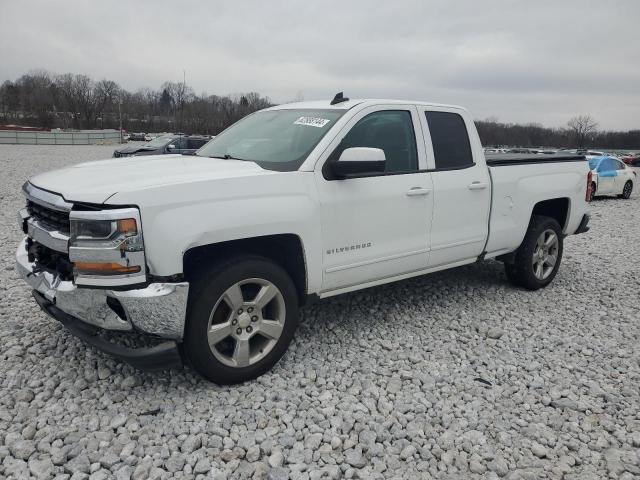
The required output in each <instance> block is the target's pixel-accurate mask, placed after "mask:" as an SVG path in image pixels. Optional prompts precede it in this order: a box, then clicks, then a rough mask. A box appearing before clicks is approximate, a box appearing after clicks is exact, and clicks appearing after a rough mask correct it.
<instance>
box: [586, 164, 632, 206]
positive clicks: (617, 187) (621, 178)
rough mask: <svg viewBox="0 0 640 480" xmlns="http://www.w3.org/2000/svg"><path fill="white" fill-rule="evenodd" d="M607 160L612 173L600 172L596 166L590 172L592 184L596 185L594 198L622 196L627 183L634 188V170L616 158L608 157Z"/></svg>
mask: <svg viewBox="0 0 640 480" xmlns="http://www.w3.org/2000/svg"><path fill="white" fill-rule="evenodd" d="M587 158H589V157H587ZM608 160H609V161H610V162H611V163H612V164H613V166H614V167H615V170H613V172H607V171H605V172H602V171H600V170H599V169H598V168H597V166H596V167H595V168H593V169H592V170H591V172H592V175H593V177H592V178H593V183H594V184H595V185H596V195H595V196H599V195H622V192H623V190H624V186H625V185H626V184H627V182H631V184H632V185H633V188H635V185H636V181H637V178H636V174H635V172H634V169H633V168H631V167H630V166H628V165H627V164H625V163H624V162H623V161H621V160H619V159H617V158H613V157H608Z"/></svg>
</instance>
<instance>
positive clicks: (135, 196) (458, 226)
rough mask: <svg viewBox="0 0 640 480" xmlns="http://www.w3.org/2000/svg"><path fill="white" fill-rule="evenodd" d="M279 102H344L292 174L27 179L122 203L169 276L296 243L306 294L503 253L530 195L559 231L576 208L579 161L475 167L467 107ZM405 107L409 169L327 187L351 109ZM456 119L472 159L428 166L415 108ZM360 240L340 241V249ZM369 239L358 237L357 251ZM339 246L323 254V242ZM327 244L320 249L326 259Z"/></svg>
mask: <svg viewBox="0 0 640 480" xmlns="http://www.w3.org/2000/svg"><path fill="white" fill-rule="evenodd" d="M327 103H328V102H305V103H299V104H287V105H282V106H278V107H273V108H274V109H287V108H300V109H311V108H323V109H326V108H339V109H348V111H347V112H346V113H345V114H344V115H343V116H342V117H340V118H339V119H338V120H337V121H336V122H335V124H334V125H333V127H332V128H331V129H330V130H329V132H328V133H327V134H326V135H325V136H324V137H323V138H322V140H321V141H320V142H319V143H318V145H317V146H316V147H315V148H314V150H313V151H312V152H311V153H310V154H309V156H308V157H307V158H306V160H305V161H304V163H303V164H302V165H301V167H300V168H299V169H298V170H297V171H294V172H276V171H270V170H264V169H262V168H261V167H259V166H258V165H256V164H254V163H251V162H246V161H236V160H223V159H213V158H202V157H197V156H196V157H194V156H188V157H183V156H179V155H161V156H146V157H128V158H121V159H110V160H106V161H100V162H91V163H85V164H81V165H77V166H74V167H70V168H66V169H63V170H59V171H55V172H50V173H45V174H42V175H39V176H36V177H34V178H33V179H31V183H32V184H34V185H35V186H37V187H40V188H43V189H46V190H50V191H53V192H57V193H60V194H62V195H63V196H64V198H65V199H66V200H67V201H70V202H91V203H107V204H111V205H135V206H137V207H139V209H140V212H141V219H142V231H143V235H144V244H145V252H146V257H147V264H148V266H149V272H150V273H151V274H153V275H158V276H168V275H174V274H179V273H182V272H183V257H184V254H185V252H186V251H188V250H189V249H191V248H194V247H197V246H201V245H208V244H214V243H218V242H222V241H229V240H236V239H245V238H254V237H260V236H264V235H273V234H294V235H297V236H298V237H299V238H300V240H301V242H302V245H303V249H304V257H305V264H306V272H307V293H308V294H317V295H319V296H320V297H326V296H331V295H335V294H338V293H342V292H346V291H351V290H357V289H359V288H364V287H368V286H372V285H376V284H381V283H386V282H390V281H394V280H398V279H402V278H407V277H411V276H415V275H420V274H424V273H429V272H432V271H436V270H442V269H445V268H451V267H455V266H459V265H463V264H467V263H471V262H474V261H476V260H477V259H478V257H479V256H481V255H484V257H485V258H491V257H495V256H498V255H501V254H504V253H508V252H512V251H513V250H515V249H517V248H518V246H519V245H520V243H521V242H522V239H523V238H524V235H525V232H526V230H527V227H528V224H529V219H530V217H531V212H532V210H533V208H534V206H535V204H536V203H537V202H540V201H543V200H547V199H554V198H567V199H568V200H569V205H570V207H569V213H568V218H567V221H566V223H565V225H562V229H563V232H564V233H566V234H572V233H574V232H575V231H576V229H577V228H578V225H579V223H580V221H581V220H582V217H583V215H584V214H585V213H586V212H587V203H586V201H585V193H586V176H587V172H588V167H587V165H586V162H568V163H548V164H531V165H518V166H503V167H491V168H489V167H487V165H486V163H485V158H484V153H483V149H482V146H481V143H480V140H479V138H478V135H477V132H476V129H475V126H474V123H473V120H472V117H471V115H470V114H469V113H468V112H467V111H466V110H465V109H463V108H460V107H453V106H443V105H435V104H428V103H420V102H401V101H392V100H369V101H355V100H352V101H348V102H345V103H341V104H338V105H336V106H334V107H330V106H328V105H327ZM399 107H401V108H402V109H405V110H409V111H411V114H412V118H413V123H414V128H415V136H416V142H417V146H418V158H419V168H420V171H419V172H416V173H411V174H401V175H382V176H372V177H365V178H354V179H346V180H338V181H336V180H334V181H327V180H325V178H324V177H323V175H322V173H321V169H322V166H323V165H324V163H325V161H326V160H327V157H328V156H329V154H330V153H331V152H332V151H333V150H334V148H335V147H336V146H337V145H338V144H339V143H340V141H341V139H342V138H343V137H344V135H345V134H346V133H347V132H348V131H349V129H350V128H351V127H352V126H353V125H355V123H356V122H357V121H358V120H359V119H361V118H362V117H364V116H365V115H367V114H369V113H372V112H375V111H378V110H385V109H398V108H399ZM425 110H430V111H445V112H453V113H457V114H459V115H461V116H462V118H463V119H464V122H465V124H466V128H467V131H468V132H469V137H470V138H469V140H470V144H471V148H472V153H473V156H474V161H475V165H474V166H473V167H470V168H466V169H462V170H451V171H434V170H435V161H434V153H433V149H432V145H431V139H430V134H429V128H428V125H427V122H426V120H425V115H424V111H425ZM356 244H359V245H368V246H367V247H366V248H360V249H351V248H350V247H351V246H352V245H356ZM369 244H370V245H369ZM344 247H349V249H348V250H346V251H342V252H338V253H336V252H335V250H336V249H338V250H339V249H340V248H343V250H344ZM328 252H332V253H328Z"/></svg>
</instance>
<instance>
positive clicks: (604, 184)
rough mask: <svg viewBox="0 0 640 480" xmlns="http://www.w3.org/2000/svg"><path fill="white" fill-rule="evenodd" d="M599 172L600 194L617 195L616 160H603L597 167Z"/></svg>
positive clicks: (607, 158)
mask: <svg viewBox="0 0 640 480" xmlns="http://www.w3.org/2000/svg"><path fill="white" fill-rule="evenodd" d="M597 172H598V193H599V194H602V195H608V194H612V193H616V176H617V175H618V171H617V169H616V164H615V160H613V159H612V158H609V157H606V158H603V159H602V160H601V161H600V163H599V164H598V167H597Z"/></svg>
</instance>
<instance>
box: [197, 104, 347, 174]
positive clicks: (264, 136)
mask: <svg viewBox="0 0 640 480" xmlns="http://www.w3.org/2000/svg"><path fill="white" fill-rule="evenodd" d="M345 111H346V110H335V109H331V110H329V109H326V110H324V109H314V110H302V109H292V110H269V111H263V112H257V113H254V114H253V115H249V116H248V117H245V118H244V119H242V120H240V121H239V122H237V123H235V124H234V125H232V126H231V127H229V128H228V129H226V130H225V131H224V132H222V133H221V134H220V135H218V136H217V137H215V138H214V139H213V140H211V141H210V142H209V143H207V144H206V145H205V146H204V147H202V148H201V149H200V150H198V152H197V155H199V156H201V157H214V158H226V159H236V160H248V161H251V162H256V163H257V164H258V165H260V166H261V167H262V168H266V169H268V170H278V171H287V172H290V171H293V170H297V169H298V167H300V165H302V162H304V160H305V159H306V158H307V156H308V155H309V153H311V151H312V150H313V148H314V147H315V146H316V145H317V144H318V142H319V141H320V140H321V139H322V137H324V136H325V134H326V133H327V132H328V131H329V129H330V128H331V127H332V126H333V125H334V124H335V122H336V121H337V120H338V119H339V118H340V117H341V116H342V115H343V114H344V112H345Z"/></svg>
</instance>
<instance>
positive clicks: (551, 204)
mask: <svg viewBox="0 0 640 480" xmlns="http://www.w3.org/2000/svg"><path fill="white" fill-rule="evenodd" d="M568 213H569V199H568V198H554V199H551V200H544V201H542V202H538V203H536V204H535V206H534V207H533V212H532V213H531V215H544V216H545V217H551V218H553V219H555V220H556V221H557V222H558V224H560V227H561V228H562V230H564V227H565V225H566V223H567V214H568Z"/></svg>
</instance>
